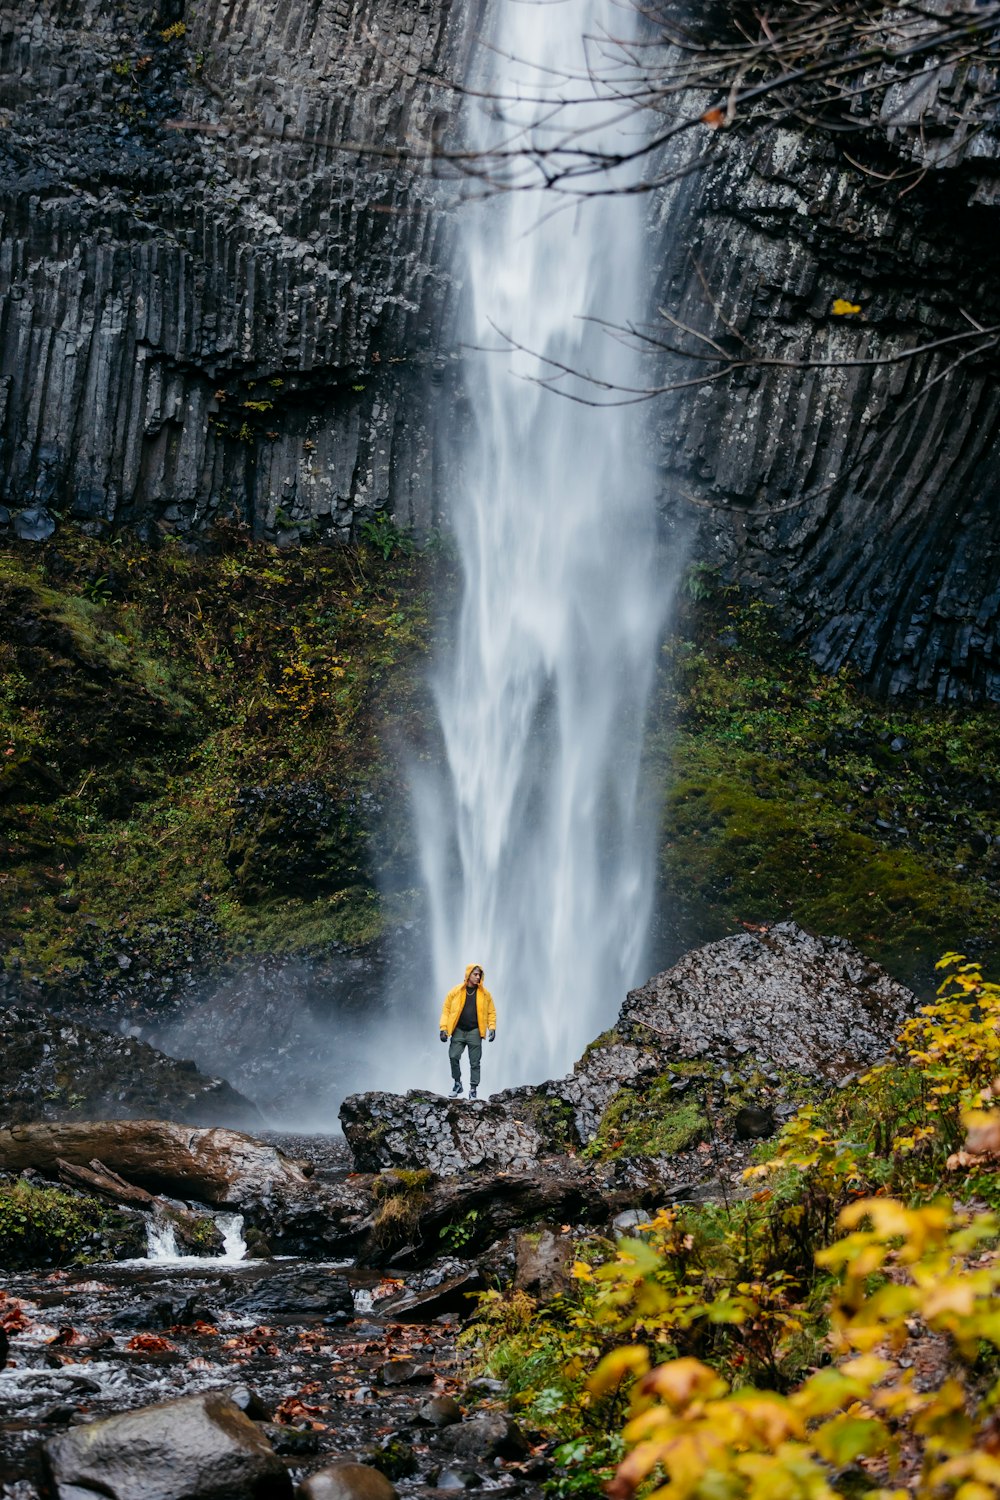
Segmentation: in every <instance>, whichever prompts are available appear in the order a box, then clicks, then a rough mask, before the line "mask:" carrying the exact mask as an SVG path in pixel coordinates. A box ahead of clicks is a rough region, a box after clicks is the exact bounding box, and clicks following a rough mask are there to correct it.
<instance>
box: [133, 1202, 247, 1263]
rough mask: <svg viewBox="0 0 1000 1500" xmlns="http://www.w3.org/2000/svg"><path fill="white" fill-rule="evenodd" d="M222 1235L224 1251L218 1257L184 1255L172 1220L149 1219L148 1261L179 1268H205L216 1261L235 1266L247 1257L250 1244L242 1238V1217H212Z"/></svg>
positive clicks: (214, 1215) (147, 1224)
mask: <svg viewBox="0 0 1000 1500" xmlns="http://www.w3.org/2000/svg"><path fill="white" fill-rule="evenodd" d="M212 1218H213V1219H214V1220H215V1223H216V1225H217V1227H218V1230H219V1233H220V1234H221V1235H222V1250H221V1253H220V1254H219V1255H213V1256H201V1255H183V1254H182V1253H181V1251H180V1249H179V1248H178V1244H177V1232H176V1229H175V1227H174V1225H173V1224H172V1223H171V1222H170V1220H169V1219H160V1218H150V1219H148V1220H147V1222H146V1258H147V1259H148V1260H155V1261H166V1262H171V1263H173V1264H180V1265H185V1266H187V1265H192V1264H193V1265H196V1266H200V1265H205V1264H206V1263H208V1262H212V1261H214V1262H215V1263H216V1264H218V1263H219V1262H225V1263H226V1264H235V1263H236V1262H237V1261H241V1260H243V1259H244V1258H245V1257H246V1253H247V1244H246V1240H245V1239H244V1238H243V1215H242V1214H220V1213H216V1214H212Z"/></svg>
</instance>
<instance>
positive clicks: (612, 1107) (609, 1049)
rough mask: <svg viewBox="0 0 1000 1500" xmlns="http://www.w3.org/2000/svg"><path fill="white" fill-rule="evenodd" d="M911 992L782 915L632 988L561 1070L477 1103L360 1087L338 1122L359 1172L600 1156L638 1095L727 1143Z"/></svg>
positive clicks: (840, 1057) (883, 1026)
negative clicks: (611, 1020) (673, 1109)
mask: <svg viewBox="0 0 1000 1500" xmlns="http://www.w3.org/2000/svg"><path fill="white" fill-rule="evenodd" d="M915 1003H916V1002H915V1000H914V997H913V995H912V994H911V993H910V991H909V990H907V989H905V988H904V986H902V985H900V984H897V983H896V982H895V981H894V980H893V979H891V978H890V977H889V975H888V974H887V973H886V972H885V971H884V970H883V969H880V968H879V966H878V965H877V964H874V963H872V962H871V961H870V960H868V959H866V958H865V957H864V955H863V954H861V953H859V952H858V950H857V949H855V948H853V947H851V945H850V944H849V943H847V942H845V941H843V940H842V939H840V938H825V937H813V936H811V935H810V934H809V933H807V932H804V931H803V930H802V929H801V928H800V927H797V926H795V924H794V923H791V922H782V923H780V924H778V925H776V926H774V927H770V928H768V929H767V930H766V931H763V932H761V933H747V934H741V935H739V936H737V937H732V938H726V939H724V940H723V941H721V942H718V943H710V944H708V945H707V946H706V947H703V948H699V949H696V950H695V951H694V952H692V953H688V954H686V955H685V957H683V958H682V959H681V960H680V961H679V962H678V963H677V964H675V965H674V967H673V968H672V969H669V970H667V971H666V973H663V974H658V975H657V976H656V977H655V978H654V979H650V980H649V981H648V983H646V984H645V985H643V986H642V988H641V989H637V990H633V991H631V993H630V994H629V995H628V997H627V998H626V1000H625V1003H624V1005H623V1006H622V1009H621V1013H620V1015H619V1018H618V1022H617V1024H616V1026H615V1027H614V1028H613V1029H612V1030H611V1031H608V1032H605V1033H604V1035H603V1036H601V1037H599V1038H598V1039H597V1040H596V1041H595V1042H593V1043H591V1045H590V1047H588V1049H587V1051H586V1052H585V1053H584V1056H583V1057H582V1058H581V1059H580V1061H579V1062H578V1063H577V1064H576V1066H575V1067H574V1069H573V1072H572V1073H571V1074H570V1075H569V1076H568V1077H566V1078H561V1079H558V1080H556V1081H554V1082H550V1083H546V1084H542V1085H541V1086H540V1087H537V1088H535V1087H532V1088H518V1089H507V1090H505V1091H504V1092H503V1093H499V1094H495V1095H493V1097H492V1098H491V1099H490V1100H488V1101H484V1102H476V1103H470V1102H466V1101H464V1100H461V1099H457V1100H454V1099H446V1098H442V1097H440V1096H438V1095H435V1094H430V1093H427V1092H424V1091H422V1090H413V1091H411V1092H410V1093H408V1094H406V1095H405V1097H402V1098H401V1097H399V1096H397V1095H395V1094H384V1093H368V1094H355V1095H353V1096H352V1097H350V1098H349V1099H347V1100H345V1102H344V1105H343V1107H342V1109H341V1114H340V1118H341V1124H342V1125H343V1128H344V1134H345V1136H346V1137H347V1141H348V1144H349V1145H350V1147H351V1150H352V1152H353V1154H354V1160H355V1164H356V1165H357V1167H358V1169H359V1170H360V1171H369V1172H375V1171H379V1170H381V1169H383V1168H409V1169H412V1168H421V1167H422V1168H427V1169H429V1170H430V1171H432V1172H434V1173H437V1174H439V1175H441V1176H448V1175H451V1174H456V1173H461V1174H466V1173H468V1172H469V1170H470V1169H471V1170H478V1171H489V1172H495V1171H497V1170H503V1171H513V1172H518V1171H528V1170H530V1169H531V1168H532V1166H533V1165H534V1164H535V1163H536V1162H537V1161H538V1159H539V1158H540V1157H547V1156H553V1155H562V1154H565V1153H566V1152H576V1151H579V1150H583V1149H586V1150H588V1151H591V1152H593V1154H594V1155H595V1156H600V1155H603V1154H605V1153H604V1152H603V1151H602V1150H601V1146H602V1144H603V1145H604V1146H605V1147H606V1150H607V1152H608V1153H610V1154H613V1153H614V1150H615V1148H614V1146H613V1140H614V1137H613V1136H612V1137H611V1138H610V1139H608V1140H607V1141H606V1142H602V1139H601V1138H602V1135H605V1136H607V1135H608V1133H609V1132H608V1127H611V1126H613V1125H614V1124H615V1121H616V1119H617V1120H618V1122H619V1123H620V1124H622V1128H623V1129H624V1128H625V1127H626V1123H627V1121H628V1114H629V1110H628V1106H629V1104H630V1102H632V1101H638V1100H639V1096H640V1093H641V1094H643V1095H645V1096H646V1097H647V1099H649V1100H651V1101H654V1107H658V1108H659V1110H660V1112H661V1114H662V1113H664V1112H666V1110H667V1109H668V1108H669V1107H670V1106H677V1107H678V1108H680V1107H681V1106H682V1105H683V1112H684V1113H685V1114H687V1115H690V1116H692V1117H693V1116H694V1115H695V1114H697V1113H698V1112H700V1113H701V1114H702V1116H703V1118H704V1120H705V1122H706V1128H707V1122H708V1120H709V1118H711V1119H712V1121H713V1124H714V1127H715V1132H716V1133H718V1132H719V1131H721V1132H722V1133H723V1134H724V1135H725V1136H726V1137H727V1139H729V1138H731V1139H732V1140H735V1139H738V1138H739V1133H740V1132H743V1133H744V1134H745V1133H746V1132H748V1131H751V1130H754V1129H755V1130H756V1131H757V1133H760V1134H764V1133H767V1131H766V1128H765V1127H766V1117H768V1116H770V1117H771V1119H772V1122H773V1120H774V1119H775V1118H780V1115H781V1112H782V1111H783V1110H788V1111H790V1109H791V1107H793V1104H792V1100H793V1099H794V1097H795V1096H796V1092H797V1090H800V1089H801V1088H802V1087H803V1086H806V1085H807V1084H809V1083H810V1082H811V1083H812V1086H813V1088H814V1089H815V1087H816V1086H817V1085H826V1086H829V1085H830V1084H831V1083H834V1082H836V1081H838V1080H839V1079H841V1078H843V1077H844V1075H847V1074H850V1073H852V1072H855V1071H856V1070H857V1069H859V1068H862V1067H864V1066H866V1065H867V1064H869V1063H871V1062H873V1061H875V1059H877V1058H879V1057H881V1056H883V1055H884V1054H885V1053H886V1051H887V1050H888V1049H889V1047H890V1046H891V1044H892V1041H893V1038H894V1037H895V1035H896V1033H897V1032H898V1030H899V1027H900V1025H901V1024H902V1022H903V1020H904V1019H905V1017H906V1016H907V1015H908V1014H910V1013H911V1011H912V1010H913V1008H914V1006H915ZM695 1096H698V1098H699V1101H700V1105H699V1109H695V1107H694V1097H695ZM755 1110H756V1111H757V1113H758V1114H760V1115H761V1116H763V1117H764V1118H763V1119H762V1120H761V1121H760V1122H759V1123H758V1125H757V1126H756V1127H754V1126H753V1125H752V1123H751V1116H752V1113H753V1111H755ZM637 1112H638V1111H635V1112H633V1113H637ZM631 1123H632V1124H633V1125H634V1124H635V1123H636V1122H635V1121H634V1120H633V1121H632V1122H631ZM771 1128H773V1123H772V1127H771ZM695 1133H697V1131H695ZM651 1139H652V1141H653V1143H654V1144H655V1139H656V1132H655V1130H654V1131H653V1132H652V1136H651ZM595 1148H596V1149H595ZM640 1154H648V1153H640ZM652 1154H653V1155H654V1156H656V1155H658V1154H660V1153H658V1152H653V1153H652Z"/></svg>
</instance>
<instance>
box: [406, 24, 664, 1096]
mask: <svg viewBox="0 0 1000 1500" xmlns="http://www.w3.org/2000/svg"><path fill="white" fill-rule="evenodd" d="M494 8H495V11H496V29H495V34H494V36H493V38H492V42H493V45H492V48H490V49H487V51H488V55H489V57H490V59H491V62H490V64H489V67H490V70H491V76H490V77H489V78H488V79H486V80H484V82H483V87H484V91H485V92H486V93H488V94H490V95H492V96H493V98H494V99H501V100H502V103H501V104H500V106H499V108H497V107H493V108H490V107H485V108H484V107H476V108H475V109H474V110H473V111H472V113H473V116H474V118H473V119H472V122H471V125H470V131H471V133H472V135H473V142H474V145H475V146H476V147H477V148H479V149H484V148H489V147H492V146H496V145H497V144H498V143H502V142H510V143H512V144H515V145H520V144H523V143H525V142H526V141H528V140H529V139H530V140H533V141H534V142H536V143H539V144H542V145H546V144H552V143H553V142H554V141H555V140H556V139H569V138H570V137H574V138H576V139H583V140H585V141H586V142H587V143H588V144H590V145H594V144H596V143H597V142H598V141H599V142H600V144H601V145H602V146H603V147H605V148H607V147H609V146H610V147H614V146H615V144H616V138H615V135H614V132H615V131H620V132H624V134H621V135H620V136H619V137H618V138H617V139H618V141H619V142H621V143H624V145H625V146H626V148H628V147H634V146H635V145H636V144H637V141H638V140H639V139H640V136H639V134H638V132H639V130H640V123H639V121H638V120H637V117H636V116H635V115H634V114H633V115H632V116H631V117H630V118H624V119H619V118H618V117H619V116H621V115H622V114H623V111H622V110H621V109H620V108H619V107H618V106H616V105H615V104H613V103H610V102H609V101H608V100H607V99H606V98H605V99H604V100H603V101H602V100H600V99H599V98H597V97H594V96H592V97H591V98H590V99H589V101H587V100H586V98H585V96H586V94H587V92H588V89H587V84H586V72H587V65H588V61H589V62H591V63H592V62H593V61H594V59H595V58H601V59H603V61H604V62H605V63H607V60H608V59H609V58H611V57H612V56H613V53H614V50H615V49H614V47H613V46H611V45H609V44H608V42H607V38H608V37H610V36H619V37H620V36H621V33H622V31H623V30H625V29H627V28H628V27H629V26H630V25H634V24H635V17H634V16H633V14H632V12H631V10H630V8H629V7H628V6H627V5H616V4H614V3H611V0H561V3H540V4H539V3H519V0H498V3H497V4H496V6H495V7H494ZM588 37H589V38H590V41H589V42H588V41H586V40H585V38H588ZM601 38H604V39H605V40H604V42H603V43H602V42H601V41H600V39H601ZM595 39H596V40H595ZM609 66H611V68H612V70H613V67H614V64H613V62H612V63H611V64H609ZM568 73H569V74H572V75H574V76H573V77H572V78H567V74H568ZM540 94H542V95H546V96H547V99H548V101H549V102H547V103H542V104H541V105H540V104H539V102H538V98H539V95H540ZM570 96H572V97H573V99H574V102H572V103H570V104H567V105H565V106H562V107H559V108H558V109H557V110H555V111H553V108H552V102H553V101H555V100H560V99H568V98H569V97H570ZM498 115H502V118H501V119H498ZM581 131H583V132H585V134H584V135H583V136H582V137H581V136H579V135H578V132H581ZM609 185H617V186H618V187H621V186H622V182H621V180H620V179H619V181H618V183H617V184H609V183H607V182H602V181H601V180H600V179H597V180H595V179H591V180H590V183H589V187H590V189H591V190H593V189H595V188H596V189H600V188H602V187H606V186H609ZM644 202H645V200H644V199H643V198H642V197H641V196H639V195H632V196H629V195H622V194H620V193H619V194H612V195H607V196H603V197H602V196H596V195H595V196H593V197H590V198H589V199H587V200H581V199H580V198H576V199H573V198H570V197H566V196H562V197H560V196H558V195H555V194H553V193H551V192H549V193H545V192H533V191H514V192H503V193H493V194H491V195H489V197H488V199H487V200H486V201H483V202H480V203H479V204H477V205H470V204H466V205H464V207H463V209H462V212H461V215H460V225H461V226H462V227H461V231H460V232H461V233H462V234H463V246H462V248H463V254H464V261H465V265H464V275H463V280H464V283H465V285H466V287H467V289H468V295H469V301H470V309H469V314H468V324H467V335H466V341H467V343H468V345H469V346H471V348H470V352H469V354H468V358H467V383H468V390H469V399H470V403H471V407H472V423H471V427H472V430H473V432H474V434H475V436H474V439H473V447H472V451H471V452H469V451H466V452H465V453H464V454H463V455H462V456H461V462H460V464H459V465H457V470H458V472H459V473H460V476H461V477H460V479H459V480H458V481H457V482H456V485H455V492H454V493H453V494H452V495H451V497H450V506H451V512H452V518H453V525H454V531H455V536H456V539H457V544H458V548H459V553H460V557H461V563H462V570H463V575H464V596H463V602H462V605H461V609H460V614H459V617H458V620H457V624H456V630H455V637H454V645H453V648H452V650H451V654H450V655H449V657H448V659H447V660H446V661H444V662H443V663H441V665H440V666H439V668H438V669H437V672H436V677H435V682H434V687H435V695H436V701H437V707H438V712H439V715H440V722H441V730H442V735H443V740H444V746H445V760H446V765H445V766H444V768H443V770H442V771H441V772H440V773H439V774H435V773H423V772H422V773H421V774H418V776H417V777H416V783H417V784H416V792H415V801H416V813H417V824H418V833H419V840H420V850H421V858H422V863H423V872H424V877H425V880H426V886H427V890H428V893H429V900H430V915H431V927H432V944H433V955H432V960H433V970H434V975H435V979H436V987H437V990H438V991H439V992H440V993H443V992H444V991H445V990H446V989H448V988H450V987H451V986H452V985H454V984H456V983H458V982H459V980H460V979H461V977H462V974H463V972H464V966H465V964H466V963H468V962H470V961H472V960H477V961H479V962H481V963H482V964H483V965H484V967H485V970H486V984H487V986H488V987H489V988H490V989H491V990H492V992H493V994H494V996H495V998H496V1001H497V1004H498V1008H499V1011H500V1039H499V1042H498V1045H497V1047H496V1049H495V1050H491V1051H490V1052H489V1053H488V1056H487V1058H486V1060H485V1062H486V1073H485V1081H486V1082H488V1084H489V1087H490V1088H496V1087H498V1086H500V1085H501V1084H505V1083H520V1082H526V1081H534V1080H539V1079H542V1078H544V1077H551V1076H553V1075H554V1074H556V1073H558V1072H559V1071H562V1070H564V1069H565V1068H566V1066H567V1065H568V1064H569V1063H570V1062H571V1061H572V1060H573V1058H574V1057H575V1056H577V1055H578V1053H579V1051H580V1049H581V1047H582V1046H583V1044H585V1043H586V1042H587V1041H588V1040H589V1039H590V1038H591V1037H593V1036H594V1035H595V1033H596V1032H597V1031H598V1030H600V1029H601V1027H602V1026H605V1025H607V1024H608V1022H609V1020H610V1019H611V1018H612V1017H613V1016H614V1014H615V1013H616V1011H617V1007H618V1005H619V1004H620V1002H621V1000H622V999H623V997H624V993H625V990H626V988H627V986H628V985H629V984H630V983H633V982H634V981H635V979H636V977H637V975H638V971H639V966H640V964H641V960H642V956H643V946H644V940H645V934H646V929H647V922H648V915H649V907H650V887H651V884H652V847H653V841H652V837H651V835H652V832H653V830H652V829H651V828H650V827H649V826H648V821H649V820H648V819H647V818H645V817H644V816H643V814H642V810H641V799H640V760H641V748H642V732H643V726H644V721H645V717H646V709H647V702H648V696H649V691H650V685H651V680H652V673H653V665H654V662H655V658H656V651H657V644H658V641H659V638H660V635H661V631H662V624H663V617H664V594H665V592H666V590H665V586H664V585H663V583H662V580H659V581H658V579H657V574H656V569H655V563H654V555H653V549H654V537H653V521H652V513H653V504H652V482H651V476H650V474H649V473H648V472H647V465H646V462H645V459H644V437H643V430H642V424H641V421H640V420H639V418H638V416H637V413H636V409H635V408H634V407H628V406H621V405H618V406H614V407H611V408H607V409H603V410H595V409H594V407H593V406H589V405H585V404H582V403H581V402H580V401H578V400H573V399H567V398H566V396H565V395H559V394H554V393H553V392H552V391H551V390H548V389H544V388H543V387H542V386H541V385H539V383H538V379H539V378H542V379H544V378H545V377H546V376H551V375H552V373H553V370H554V366H553V364H552V363H547V362H546V359H547V360H548V361H558V362H560V363H561V364H563V365H566V366H568V367H570V369H571V370H573V371H576V372H587V371H593V372H594V373H598V372H599V373H600V375H601V376H602V377H606V378H609V379H611V380H612V381H614V382H616V383H617V384H619V385H622V386H624V385H633V386H634V385H635V384H637V383H640V382H641V376H638V375H637V373H636V371H635V369H634V368H633V366H634V363H635V360H636V355H635V353H634V351H632V350H630V349H629V348H628V347H627V341H622V340H621V339H615V338H613V337H609V335H608V332H607V330H606V328H601V327H599V326H598V325H597V324H596V322H595V321H594V319H597V318H599V319H602V320H605V322H610V323H612V324H615V325H619V326H621V325H624V324H626V323H627V322H628V321H629V320H633V321H634V320H636V319H641V318H642V317H643V316H644V313H645V307H644V302H645V291H644V289H645V286H646V278H645V275H644V271H643V264H642V262H643V256H642V237H643V205H644ZM489 348H492V349H493V350H498V349H500V350H501V351H502V352H492V353H488V352H483V351H484V349H489ZM476 351H478V352H476ZM525 351H531V352H525ZM563 386H564V389H568V390H569V391H570V392H571V394H575V395H577V396H580V395H584V396H587V395H593V388H592V387H588V386H587V385H586V384H585V383H584V382H583V381H581V380H580V379H579V378H576V379H574V378H573V377H572V376H569V377H566V378H565V379H564V381H563ZM439 1067H441V1064H440V1063H439ZM441 1072H442V1074H444V1072H445V1069H444V1068H443V1067H441ZM442 1082H443V1078H442Z"/></svg>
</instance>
